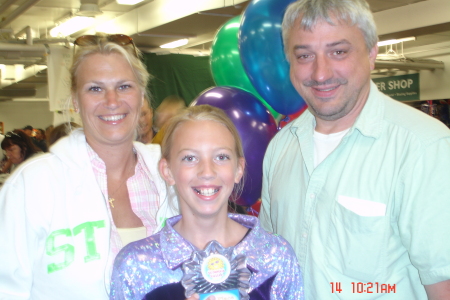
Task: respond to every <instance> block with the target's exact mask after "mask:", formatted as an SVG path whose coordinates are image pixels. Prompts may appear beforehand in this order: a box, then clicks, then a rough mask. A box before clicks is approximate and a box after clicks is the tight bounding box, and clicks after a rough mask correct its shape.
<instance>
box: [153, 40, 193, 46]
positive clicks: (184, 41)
mask: <svg viewBox="0 0 450 300" xmlns="http://www.w3.org/2000/svg"><path fill="white" fill-rule="evenodd" d="M187 43H188V39H181V40H178V41H175V42H171V43H167V44H164V45H161V46H159V47H160V48H177V47H181V46H184V45H186V44H187Z"/></svg>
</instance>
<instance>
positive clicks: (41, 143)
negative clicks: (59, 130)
mask: <svg viewBox="0 0 450 300" xmlns="http://www.w3.org/2000/svg"><path fill="white" fill-rule="evenodd" d="M35 132H36V136H35V137H34V143H35V145H36V146H38V147H39V148H40V149H41V150H42V151H43V152H47V151H48V146H47V138H46V136H45V131H44V129H41V128H38V129H35Z"/></svg>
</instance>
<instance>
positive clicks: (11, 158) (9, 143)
mask: <svg viewBox="0 0 450 300" xmlns="http://www.w3.org/2000/svg"><path fill="white" fill-rule="evenodd" d="M1 147H2V149H3V150H4V151H5V153H6V157H7V158H8V160H7V161H6V163H5V164H4V165H3V167H2V169H1V170H0V173H12V172H13V171H14V170H15V169H16V168H17V167H18V166H19V165H20V164H21V163H23V162H24V161H25V160H27V159H29V158H31V157H32V156H33V155H35V154H37V153H40V152H41V150H40V149H39V148H37V147H36V145H35V144H34V143H33V141H32V140H31V138H30V137H29V136H28V135H27V134H25V133H24V132H23V131H22V130H17V129H16V130H13V131H10V132H7V133H6V134H5V138H4V139H3V141H2V143H1Z"/></svg>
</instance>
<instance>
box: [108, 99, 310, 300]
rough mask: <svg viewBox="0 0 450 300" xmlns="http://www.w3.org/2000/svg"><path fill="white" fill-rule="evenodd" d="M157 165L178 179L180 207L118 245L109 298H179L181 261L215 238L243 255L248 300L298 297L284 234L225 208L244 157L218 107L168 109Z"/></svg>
mask: <svg viewBox="0 0 450 300" xmlns="http://www.w3.org/2000/svg"><path fill="white" fill-rule="evenodd" d="M159 169H160V172H161V174H162V176H163V177H164V179H165V180H166V182H167V184H168V185H171V186H175V187H176V191H177V194H178V197H179V205H180V210H181V215H179V216H176V217H173V218H170V219H168V220H167V223H166V226H165V227H164V228H163V229H162V231H160V232H158V233H157V234H155V235H152V236H151V237H148V238H146V239H144V240H141V241H137V242H135V243H131V244H130V245H128V246H127V247H125V248H124V249H123V250H122V251H121V252H120V254H119V255H118V256H117V259H116V261H115V264H114V272H113V278H112V285H111V299H112V300H118V299H129V300H132V299H133V300H138V299H139V300H141V299H146V300H151V299H155V300H164V299H170V300H184V299H185V298H186V297H185V290H184V287H183V286H182V284H181V282H180V281H181V279H182V276H183V272H182V268H181V265H182V264H183V263H184V262H186V261H188V260H189V259H190V258H191V257H192V253H193V251H196V250H203V249H204V248H205V247H206V246H207V245H208V244H209V243H210V242H211V241H213V240H215V241H217V242H219V244H220V245H221V246H223V247H226V248H228V247H235V248H234V249H233V255H232V257H235V256H236V255H239V254H242V255H245V256H246V267H247V268H248V269H249V270H250V271H251V277H250V281H249V288H248V289H247V292H248V293H249V294H250V299H251V300H256V299H261V300H263V299H273V300H276V299H280V300H281V299H283V300H289V299H292V300H301V299H303V283H302V275H301V272H300V268H299V266H298V263H297V259H296V257H295V253H294V251H293V249H292V247H291V246H290V245H289V244H288V243H287V242H286V240H284V239H283V238H282V237H281V236H278V235H274V234H271V233H268V232H266V231H264V230H263V229H262V228H261V227H260V225H259V222H258V219H257V218H256V217H253V216H245V215H239V214H228V213H227V212H228V210H227V207H228V200H229V199H230V198H232V199H234V200H236V199H237V198H238V196H239V195H238V194H239V190H241V189H242V177H243V174H244V169H245V158H244V152H243V149H242V143H241V140H240V138H239V133H238V132H237V130H236V128H235V127H234V125H233V123H232V122H231V120H230V119H229V118H228V117H227V116H226V114H225V113H224V112H223V111H222V110H221V109H219V108H215V107H212V106H209V105H199V106H193V107H189V108H187V109H185V110H184V111H182V112H180V113H179V114H178V115H176V116H175V117H173V118H172V119H171V120H170V121H169V123H168V126H167V127H166V133H165V136H164V140H163V142H162V159H161V161H160V163H159ZM189 299H198V298H197V297H196V296H195V295H193V296H192V297H190V298H189Z"/></svg>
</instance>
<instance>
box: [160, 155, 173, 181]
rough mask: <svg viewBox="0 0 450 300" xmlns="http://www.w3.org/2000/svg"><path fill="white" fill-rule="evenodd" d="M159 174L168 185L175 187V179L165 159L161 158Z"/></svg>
mask: <svg viewBox="0 0 450 300" xmlns="http://www.w3.org/2000/svg"><path fill="white" fill-rule="evenodd" d="M159 173H160V174H161V177H162V178H163V179H164V180H165V181H166V183H167V184H168V185H175V179H174V178H173V175H172V172H171V171H170V168H169V162H168V161H167V160H166V159H165V158H161V160H160V161H159Z"/></svg>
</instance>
